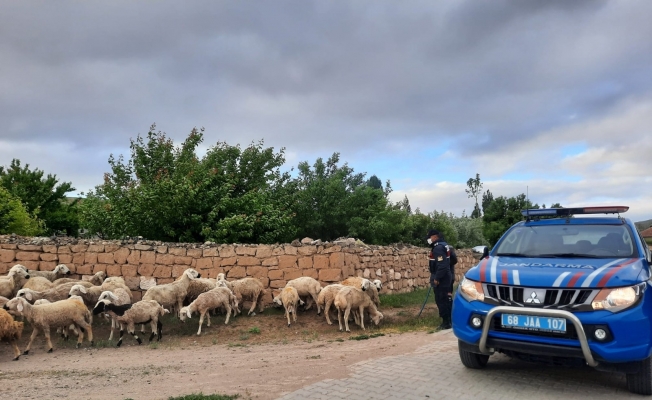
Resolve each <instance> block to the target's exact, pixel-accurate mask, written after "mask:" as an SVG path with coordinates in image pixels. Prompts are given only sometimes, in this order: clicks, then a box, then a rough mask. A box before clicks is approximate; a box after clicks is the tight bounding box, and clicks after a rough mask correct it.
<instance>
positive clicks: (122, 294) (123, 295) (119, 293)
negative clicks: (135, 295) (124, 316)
mask: <svg viewBox="0 0 652 400" xmlns="http://www.w3.org/2000/svg"><path fill="white" fill-rule="evenodd" d="M129 294H130V293H127V292H126V291H125V290H124V289H122V288H116V289H113V292H110V291H108V290H106V291H104V292H102V293H101V294H100V297H98V299H97V301H98V302H99V301H102V300H108V301H110V302H111V303H112V304H114V305H116V306H123V305H125V304H131V298H130V297H129ZM143 326H144V325H143ZM118 327H119V323H118V321H117V320H116V319H115V318H113V317H111V334H110V335H109V340H113V331H114V330H115V328H118Z"/></svg>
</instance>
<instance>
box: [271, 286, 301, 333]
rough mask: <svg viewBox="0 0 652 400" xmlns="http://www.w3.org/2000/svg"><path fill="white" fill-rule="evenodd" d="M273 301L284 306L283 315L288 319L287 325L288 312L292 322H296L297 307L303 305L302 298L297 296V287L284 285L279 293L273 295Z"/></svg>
mask: <svg viewBox="0 0 652 400" xmlns="http://www.w3.org/2000/svg"><path fill="white" fill-rule="evenodd" d="M274 303H276V304H278V305H282V306H283V308H285V316H286V317H287V319H288V327H289V326H290V314H292V318H293V319H294V322H297V307H298V306H299V305H303V300H301V299H300V298H299V292H297V289H295V288H293V287H292V286H290V287H287V286H286V287H284V288H283V290H281V293H280V294H279V295H278V296H276V297H274Z"/></svg>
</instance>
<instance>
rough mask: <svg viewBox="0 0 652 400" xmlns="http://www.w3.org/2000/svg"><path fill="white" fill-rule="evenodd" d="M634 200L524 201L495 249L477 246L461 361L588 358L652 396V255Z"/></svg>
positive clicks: (459, 324)
mask: <svg viewBox="0 0 652 400" xmlns="http://www.w3.org/2000/svg"><path fill="white" fill-rule="evenodd" d="M628 209H629V208H628V207H584V208H552V209H531V210H524V211H523V216H524V221H521V222H518V223H516V224H515V225H514V226H512V227H511V228H510V229H509V230H508V231H507V232H505V234H504V235H503V236H502V237H501V238H500V240H499V241H498V242H497V243H496V245H495V246H494V247H493V249H492V250H491V252H489V251H488V249H487V248H486V247H484V246H479V247H477V248H475V249H474V251H475V252H476V253H477V254H478V257H476V258H478V259H479V263H478V264H477V265H476V266H475V267H473V268H471V269H470V270H469V271H468V272H467V273H466V275H465V277H464V279H463V281H462V282H460V285H459V290H458V291H457V294H456V296H455V299H454V302H453V332H454V334H455V336H456V337H457V338H458V339H459V353H460V359H461V361H462V364H464V366H466V367H468V368H476V369H477V368H483V367H485V366H486V365H487V363H488V361H489V357H490V356H491V355H492V354H494V353H496V352H499V353H503V354H507V355H508V356H511V357H517V358H520V359H524V360H528V361H540V362H547V363H551V364H552V365H576V364H587V365H589V366H591V367H594V368H596V369H598V370H600V371H611V372H618V373H625V374H626V375H627V386H628V388H629V390H630V391H631V392H633V393H638V394H643V395H652V358H651V355H652V291H650V285H652V282H651V281H650V279H651V272H652V271H651V270H650V268H651V266H652V258H651V255H650V250H649V248H648V246H647V244H646V243H645V241H644V240H643V238H642V237H641V236H640V234H639V233H638V231H637V230H636V227H635V225H634V224H633V223H632V222H631V221H630V220H629V219H626V218H622V217H621V216H620V214H621V213H624V212H625V211H627V210H628ZM596 214H605V215H597V216H596ZM610 214H613V215H610Z"/></svg>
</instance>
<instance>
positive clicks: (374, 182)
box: [367, 175, 383, 190]
mask: <svg viewBox="0 0 652 400" xmlns="http://www.w3.org/2000/svg"><path fill="white" fill-rule="evenodd" d="M367 186H369V187H371V188H373V189H381V190H382V188H383V183H382V182H381V181H380V179H378V177H377V176H376V175H371V178H369V180H368V181H367Z"/></svg>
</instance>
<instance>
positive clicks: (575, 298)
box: [483, 283, 598, 311]
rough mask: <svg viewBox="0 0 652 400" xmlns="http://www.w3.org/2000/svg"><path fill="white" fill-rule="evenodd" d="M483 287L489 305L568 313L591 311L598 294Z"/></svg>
mask: <svg viewBox="0 0 652 400" xmlns="http://www.w3.org/2000/svg"><path fill="white" fill-rule="evenodd" d="M483 286H484V292H485V302H487V303H490V304H496V305H509V306H521V307H539V308H550V309H565V310H569V311H588V310H592V308H591V300H592V299H593V298H594V297H595V296H596V295H597V294H598V290H591V289H539V288H529V287H520V286H508V285H496V284H491V283H489V284H483ZM533 292H536V293H537V294H538V296H536V298H535V299H533V298H532V296H533V294H532V293H533ZM542 293H545V295H542ZM526 300H527V303H526V302H525V301H526Z"/></svg>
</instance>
